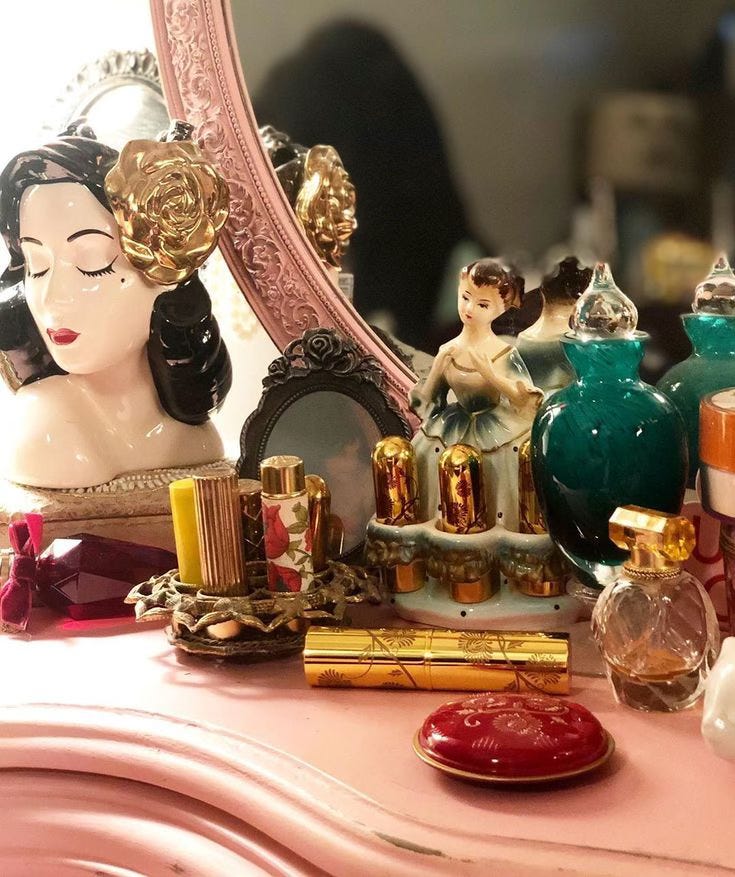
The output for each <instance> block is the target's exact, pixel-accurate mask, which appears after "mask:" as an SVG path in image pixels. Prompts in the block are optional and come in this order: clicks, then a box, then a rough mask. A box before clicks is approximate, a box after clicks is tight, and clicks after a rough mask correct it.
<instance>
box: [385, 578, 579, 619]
mask: <svg viewBox="0 0 735 877" xmlns="http://www.w3.org/2000/svg"><path fill="white" fill-rule="evenodd" d="M393 596H394V599H395V603H394V608H395V610H396V615H399V616H400V617H401V618H405V619H407V620H409V621H418V622H420V623H422V624H431V625H432V626H434V627H454V628H457V629H461V630H560V631H561V630H567V629H568V628H569V627H570V626H571V625H572V624H574V623H575V622H576V621H577V620H578V618H579V616H580V614H581V610H580V605H579V602H578V601H577V600H575V599H574V597H569V596H567V595H564V596H562V597H527V596H526V595H525V594H519V593H518V592H517V591H514V590H513V589H512V588H511V586H510V584H509V582H508V579H506V578H505V576H502V577H501V584H500V591H499V592H498V593H497V594H496V595H495V596H493V597H490V599H489V600H485V601H483V602H482V603H456V602H455V601H454V600H452V598H451V597H450V596H449V594H448V593H447V589H446V588H445V587H444V586H443V585H441V584H440V583H439V582H438V581H437V580H436V579H432V578H430V579H429V581H428V582H427V584H426V585H425V586H424V587H423V588H422V589H421V590H419V591H413V592H411V593H410V594H394V595H393Z"/></svg>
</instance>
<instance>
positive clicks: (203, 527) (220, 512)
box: [194, 472, 247, 596]
mask: <svg viewBox="0 0 735 877" xmlns="http://www.w3.org/2000/svg"><path fill="white" fill-rule="evenodd" d="M194 507H195V511H196V522H197V533H198V536H199V554H200V556H201V563H202V589H203V590H204V591H206V592H207V593H208V594H221V595H223V596H235V595H238V594H244V593H245V591H246V588H247V580H246V577H245V560H244V556H243V546H242V542H243V538H242V518H241V515H240V497H239V490H238V481H237V475H236V474H235V472H232V473H222V474H216V475H201V476H199V475H195V476H194Z"/></svg>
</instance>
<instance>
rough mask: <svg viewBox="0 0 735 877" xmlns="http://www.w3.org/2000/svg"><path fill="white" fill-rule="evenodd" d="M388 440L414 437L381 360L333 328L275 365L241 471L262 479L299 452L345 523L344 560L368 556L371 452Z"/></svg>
mask: <svg viewBox="0 0 735 877" xmlns="http://www.w3.org/2000/svg"><path fill="white" fill-rule="evenodd" d="M388 435H401V436H406V437H410V435H411V431H410V428H409V425H408V423H407V422H406V420H405V418H404V417H403V415H402V414H401V413H400V412H399V411H398V410H396V409H395V408H394V407H393V406H392V405H391V403H390V400H389V398H388V396H387V394H386V393H385V391H384V389H383V371H382V369H381V368H380V365H379V364H378V362H377V360H376V359H375V358H374V357H372V356H365V355H364V354H363V353H362V352H361V351H360V349H359V348H358V347H357V345H355V344H354V343H353V342H352V341H350V340H349V339H347V338H345V337H344V336H342V335H341V334H340V333H339V332H337V331H335V330H334V329H308V330H307V331H306V332H304V334H303V335H302V337H301V338H299V339H296V340H295V341H292V342H291V343H290V344H289V345H288V346H287V347H286V349H285V350H284V352H283V355H282V356H280V357H278V359H276V360H274V361H273V362H272V363H271V364H270V366H269V368H268V374H267V376H266V377H265V378H264V379H263V395H262V396H261V399H260V403H259V404H258V407H257V409H256V410H255V411H254V412H253V413H252V414H251V415H250V416H249V417H248V419H247V420H246V421H245V425H244V426H243V428H242V432H241V435H240V454H241V456H240V460H239V461H238V471H239V474H240V477H242V478H258V477H259V472H260V463H261V461H262V460H263V459H265V458H266V457H269V456H272V455H273V454H295V455H297V456H299V457H301V458H302V459H303V460H304V468H305V471H306V472H307V473H308V474H315V475H320V476H321V477H322V478H324V479H325V480H326V482H327V484H328V486H329V488H330V491H331V493H332V511H333V512H334V513H335V514H337V515H339V516H340V517H341V518H342V520H343V523H344V525H345V544H344V555H343V558H344V559H348V560H354V559H357V558H358V557H359V556H360V555H361V552H362V546H363V542H364V534H365V527H366V525H367V522H368V520H369V518H370V516H371V515H372V513H373V511H374V504H373V490H372V469H371V453H372V449H373V447H374V445H375V443H376V442H377V441H378V440H379V439H381V438H384V437H385V436H388Z"/></svg>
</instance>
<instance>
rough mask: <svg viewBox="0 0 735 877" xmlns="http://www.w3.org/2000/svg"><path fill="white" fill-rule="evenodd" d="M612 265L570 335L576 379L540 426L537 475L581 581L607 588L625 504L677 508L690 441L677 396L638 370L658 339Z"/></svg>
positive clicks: (618, 559)
mask: <svg viewBox="0 0 735 877" xmlns="http://www.w3.org/2000/svg"><path fill="white" fill-rule="evenodd" d="M637 319H638V314H637V312H636V309H635V306H634V305H633V303H632V302H631V301H630V300H629V299H628V298H626V296H624V295H623V293H622V292H621V291H620V290H619V289H618V288H617V286H615V283H614V281H613V279H612V275H611V274H610V269H609V267H608V266H607V265H602V264H599V265H597V267H596V268H595V273H594V277H593V280H592V283H591V285H590V287H589V289H588V290H587V292H585V293H584V295H583V296H582V297H581V298H580V299H579V301H578V302H577V305H576V307H575V310H574V313H573V315H572V320H571V325H572V332H570V333H567V335H566V336H565V337H564V338H563V339H562V344H563V346H564V353H565V354H566V356H567V358H568V359H569V362H570V363H571V365H572V367H573V368H574V372H575V375H576V379H575V380H574V382H573V383H572V384H570V385H569V386H568V387H565V388H564V389H562V390H559V391H558V392H557V393H554V394H553V395H552V396H550V397H549V398H548V399H547V400H546V401H545V403H544V404H543V405H542V406H541V408H540V409H539V412H538V414H537V415H536V419H535V421H534V425H533V431H532V435H531V441H532V458H531V459H532V467H533V478H534V484H535V486H536V491H537V493H538V496H539V501H540V503H541V507H542V510H543V513H544V519H545V521H546V524H547V527H548V530H549V533H550V535H551V537H552V539H553V540H554V541H555V542H556V544H557V545H558V546H559V547H560V548H561V550H562V551H563V553H564V554H565V555H566V556H567V557H568V558H569V560H570V561H571V562H572V563H573V564H574V567H575V571H576V573H577V575H578V578H579V579H580V580H581V581H582V582H583V583H584V584H586V585H589V586H592V587H595V588H600V587H602V586H603V585H604V584H606V583H607V582H608V581H610V580H611V578H612V577H613V572H614V571H613V569H611V568H614V567H616V566H619V565H620V564H621V563H622V562H623V560H624V559H625V554H624V552H622V551H621V550H620V549H619V548H617V547H616V546H615V545H614V544H613V543H612V542H611V541H610V538H609V535H608V521H609V519H610V516H611V515H612V513H613V512H614V511H615V509H616V508H617V507H618V506H622V505H639V506H643V507H646V508H651V509H656V510H657V511H663V512H670V513H673V514H676V513H678V512H679V510H680V508H681V503H682V500H683V497H684V489H685V486H686V475H687V446H686V433H685V429H684V424H683V422H682V419H681V417H680V415H679V413H678V412H677V410H676V409H675V407H674V406H673V405H672V404H671V402H670V401H669V400H668V399H667V398H666V397H665V396H664V395H663V394H662V393H660V392H659V391H658V390H656V389H655V388H654V387H651V386H649V385H648V384H646V383H644V382H643V381H642V380H641V379H640V377H639V374H638V369H639V366H640V362H641V359H642V358H643V350H644V344H645V341H646V339H647V338H648V336H647V335H646V334H645V333H643V332H637V331H636V325H637Z"/></svg>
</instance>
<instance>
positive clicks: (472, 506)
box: [439, 445, 488, 533]
mask: <svg viewBox="0 0 735 877" xmlns="http://www.w3.org/2000/svg"><path fill="white" fill-rule="evenodd" d="M439 496H440V501H441V510H442V522H441V529H442V530H445V531H446V532H448V533H482V532H484V531H485V530H487V529H488V526H487V512H486V510H485V489H484V484H483V476H482V454H481V453H480V451H478V450H477V448H473V447H472V446H471V445H452V446H451V447H449V448H447V449H446V450H445V451H444V452H443V453H442V454H441V456H440V457H439Z"/></svg>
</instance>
